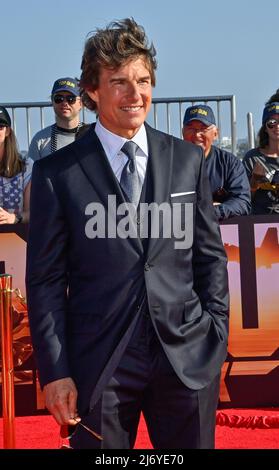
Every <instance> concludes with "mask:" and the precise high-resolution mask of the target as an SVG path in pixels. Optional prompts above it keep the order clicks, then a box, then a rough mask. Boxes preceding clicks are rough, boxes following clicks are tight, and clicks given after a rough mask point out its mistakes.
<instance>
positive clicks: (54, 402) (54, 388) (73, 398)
mask: <svg viewBox="0 0 279 470" xmlns="http://www.w3.org/2000/svg"><path fill="white" fill-rule="evenodd" d="M44 393H45V400H46V407H47V409H48V410H49V411H50V413H51V414H52V415H53V417H54V418H55V420H56V421H57V423H58V424H60V425H61V426H62V425H65V424H70V425H72V426H75V425H76V424H77V421H80V418H79V417H78V415H77V407H76V405H77V389H76V386H75V384H74V381H73V380H72V379H71V378H70V377H66V378H65V379H59V380H55V381H54V382H50V383H48V384H47V385H45V386H44Z"/></svg>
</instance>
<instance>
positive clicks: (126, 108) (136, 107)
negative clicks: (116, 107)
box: [121, 106, 141, 111]
mask: <svg viewBox="0 0 279 470" xmlns="http://www.w3.org/2000/svg"><path fill="white" fill-rule="evenodd" d="M140 108H141V106H125V107H122V108H121V109H122V110H123V111H139V110H140Z"/></svg>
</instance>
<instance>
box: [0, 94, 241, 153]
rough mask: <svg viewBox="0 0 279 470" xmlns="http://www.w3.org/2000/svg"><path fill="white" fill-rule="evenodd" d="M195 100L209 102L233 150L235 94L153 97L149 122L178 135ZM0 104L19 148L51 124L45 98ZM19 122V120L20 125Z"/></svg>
mask: <svg viewBox="0 0 279 470" xmlns="http://www.w3.org/2000/svg"><path fill="white" fill-rule="evenodd" d="M195 103H204V104H209V105H210V106H212V107H213V111H214V113H215V115H216V120H217V125H218V128H219V142H221V141H222V132H223V128H227V129H228V134H229V138H230V139H231V150H232V152H233V153H235V152H236V145H237V141H236V102H235V96H234V95H223V96H222V95H217V96H190V97H178V98H153V100H152V108H153V110H152V111H153V112H151V113H150V115H149V118H148V121H149V122H150V124H151V125H153V126H154V127H155V128H156V129H160V130H163V131H165V132H167V133H170V134H173V135H176V136H177V137H181V129H182V123H183V115H184V112H185V109H186V107H188V106H191V105H194V104H195ZM224 103H228V104H229V110H225V109H224V106H223V105H224ZM1 106H5V107H6V108H7V109H8V111H9V112H11V118H12V125H13V129H14V131H15V134H16V136H17V139H18V141H19V146H20V148H21V149H24V146H25V147H27V148H28V147H29V145H30V141H31V138H32V136H33V135H34V134H35V133H36V132H37V131H38V130H40V129H42V128H44V127H45V126H46V125H50V124H51V123H53V112H52V104H51V102H48V101H41V102H23V103H1ZM21 110H22V111H23V116H21V119H20V118H19V117H18V114H19V112H20V111H21ZM49 111H51V113H50V112H49ZM82 120H83V121H84V122H92V121H94V120H95V115H94V114H92V113H90V112H88V111H87V110H84V109H83V111H82ZM19 121H21V128H20V126H19ZM152 121H153V122H152Z"/></svg>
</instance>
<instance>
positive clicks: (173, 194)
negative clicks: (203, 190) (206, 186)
mask: <svg viewBox="0 0 279 470" xmlns="http://www.w3.org/2000/svg"><path fill="white" fill-rule="evenodd" d="M188 194H196V191H186V192H185V193H172V194H171V197H178V196H187V195H188Z"/></svg>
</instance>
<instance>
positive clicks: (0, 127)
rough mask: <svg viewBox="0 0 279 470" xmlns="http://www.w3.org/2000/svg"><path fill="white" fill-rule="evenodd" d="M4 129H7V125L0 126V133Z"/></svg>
mask: <svg viewBox="0 0 279 470" xmlns="http://www.w3.org/2000/svg"><path fill="white" fill-rule="evenodd" d="M5 127H8V126H7V124H0V131H2V130H3V129H4V128H5Z"/></svg>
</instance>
